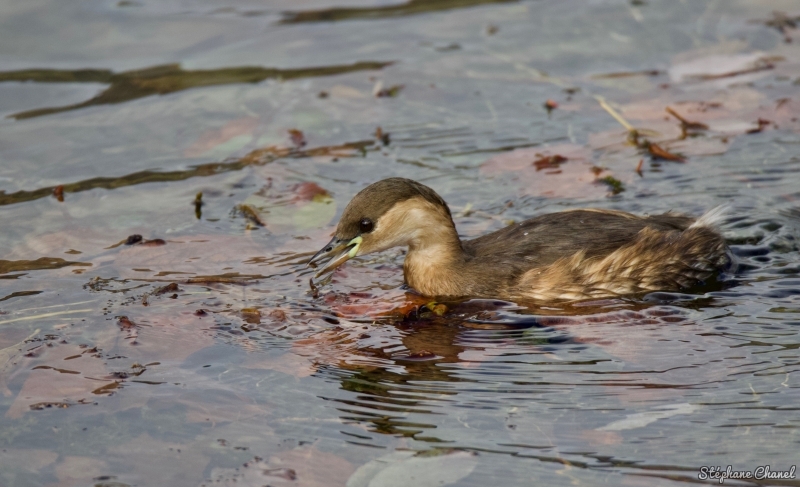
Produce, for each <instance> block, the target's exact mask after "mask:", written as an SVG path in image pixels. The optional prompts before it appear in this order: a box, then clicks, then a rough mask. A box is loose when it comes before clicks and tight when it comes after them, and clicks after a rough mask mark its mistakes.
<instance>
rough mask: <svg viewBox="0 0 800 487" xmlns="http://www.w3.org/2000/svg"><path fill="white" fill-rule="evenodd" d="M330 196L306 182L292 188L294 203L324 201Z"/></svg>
mask: <svg viewBox="0 0 800 487" xmlns="http://www.w3.org/2000/svg"><path fill="white" fill-rule="evenodd" d="M330 198H331V194H330V193H329V192H328V190H326V189H325V188H323V187H321V186H320V185H318V184H317V183H312V182H310V181H307V182H305V183H300V184H298V185H297V186H295V187H294V201H326V200H330Z"/></svg>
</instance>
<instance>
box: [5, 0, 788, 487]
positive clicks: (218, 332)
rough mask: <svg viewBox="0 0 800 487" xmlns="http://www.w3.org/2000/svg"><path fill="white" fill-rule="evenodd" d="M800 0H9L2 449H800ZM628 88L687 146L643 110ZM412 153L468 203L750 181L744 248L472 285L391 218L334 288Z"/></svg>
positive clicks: (31, 477) (154, 457) (97, 469)
mask: <svg viewBox="0 0 800 487" xmlns="http://www.w3.org/2000/svg"><path fill="white" fill-rule="evenodd" d="M774 11H777V12H785V13H786V16H785V17H780V15H779V14H775V13H773V12H774ZM797 16H800V4H798V3H797V2H796V1H777V0H774V1H773V0H769V1H762V2H747V1H733V0H731V1H726V2H720V1H704V2H670V1H667V0H664V1H655V0H648V1H647V2H625V1H611V0H603V1H593V2H580V1H577V0H569V1H549V0H548V1H479V0H473V1H468V0H438V1H432V0H429V1H427V2H423V1H417V0H412V1H408V2H405V3H403V2H391V3H390V2H384V1H369V0H357V1H351V2H341V3H333V2H324V1H322V0H309V1H303V2H289V1H274V2H256V1H237V0H229V1H227V2H223V3H220V2H207V1H203V0H196V1H178V0H174V1H161V2H154V1H149V0H133V1H128V0H125V1H119V2H117V1H93V2H82V3H75V2H72V3H69V2H55V1H52V0H41V1H37V2H5V3H4V4H2V5H0V115H2V116H3V118H2V119H0V228H1V229H2V231H0V391H2V395H1V396H0V413H2V417H1V418H0V467H2V468H0V484H2V485H8V486H14V487H17V486H40V485H49V486H83V485H101V486H124V485H129V486H133V485H139V486H145V485H169V486H184V485H185V486H197V485H207V486H211V485H240V486H242V485H244V486H248V485H252V486H263V485H271V486H280V485H298V486H332V485H348V486H350V487H361V486H370V487H378V486H383V487H386V486H401V485H417V486H439V485H475V486H482V485H648V486H650V485H679V484H680V483H683V482H699V481H700V480H699V479H698V473H699V472H700V468H701V467H702V466H721V467H722V468H723V469H725V468H726V467H727V466H728V465H731V466H732V469H733V470H737V471H752V470H754V469H756V468H757V467H759V466H765V465H768V466H769V467H770V469H771V470H772V471H782V470H789V469H790V468H792V466H794V465H796V464H797V461H798V457H797V453H796V452H797V450H796V449H797V448H798V443H800V436H798V433H797V432H798V428H800V415H798V404H800V392H798V391H799V389H798V381H797V376H796V374H795V375H792V374H793V373H794V372H796V371H799V370H800V354H798V348H800V335H799V334H798V330H799V329H800V328H798V327H799V326H800V254H798V251H799V250H800V249H799V246H800V240H798V239H800V122H798V119H797V117H798V116H800V115H798V114H800V98H798V90H800V30H798V29H797V28H793V27H792V25H791V22H792V21H793V20H792V19H794V22H796V23H797V22H800V19H796V17H797ZM378 95H381V96H378ZM547 100H552V101H553V102H555V105H557V107H556V108H555V109H553V110H552V111H548V110H547V109H546V108H545V106H544V105H545V102H546V101H547ZM600 101H603V102H604V103H606V106H608V107H610V108H611V110H612V111H614V112H615V113H618V114H619V117H620V118H621V119H622V122H623V123H627V124H630V125H632V126H633V127H634V128H636V129H637V130H638V131H639V132H640V134H642V136H643V137H647V138H648V140H650V141H651V142H657V143H658V145H659V146H661V147H662V148H665V149H666V150H668V151H669V152H670V153H673V154H678V155H682V156H684V157H685V162H683V163H681V162H674V161H669V160H663V159H654V158H653V157H651V156H650V154H648V153H646V152H645V151H644V149H643V148H637V147H636V146H634V145H632V144H631V143H630V142H629V140H628V137H627V132H626V129H625V128H624V127H623V125H621V124H620V122H618V121H617V120H615V119H614V118H613V117H612V116H611V115H610V113H609V110H606V109H604V108H603V106H602V105H601V103H600ZM666 107H670V108H671V109H673V110H674V111H675V112H676V113H679V114H680V115H682V116H683V117H684V118H685V119H687V121H689V122H695V126H689V127H688V130H687V132H688V134H687V133H685V134H683V135H682V133H681V127H680V124H679V123H678V121H677V120H676V119H675V118H674V117H672V116H670V115H669V114H668V113H666V112H665V108H666ZM697 123H702V124H704V125H705V126H706V127H707V128H705V129H704V128H702V127H699V126H697V125H696V124H697ZM378 127H380V131H378V130H377V129H378ZM290 130H299V131H301V132H302V134H301V133H298V132H294V134H293V135H292V134H291V133H290ZM386 134H388V135H386ZM554 155H560V156H562V157H564V158H566V161H561V160H560V159H548V160H546V161H545V162H544V163H541V164H534V162H535V161H541V160H542V159H543V158H545V157H549V156H554ZM554 161H555V162H554ZM640 161H641V163H640ZM637 169H638V172H637ZM389 176H404V177H410V178H413V179H417V180H420V181H423V182H425V183H426V184H428V185H430V186H431V187H433V188H434V189H436V190H437V191H438V192H439V193H440V194H441V195H442V196H443V197H444V198H445V199H446V200H447V201H448V202H449V203H450V205H451V207H452V210H453V213H454V215H455V216H456V224H457V226H458V228H459V231H460V232H461V234H462V235H463V236H465V237H469V236H477V235H480V234H482V233H484V232H487V231H491V230H496V229H499V228H502V227H503V226H504V225H507V224H508V223H509V222H510V221H519V220H522V219H524V218H528V217H531V216H534V215H538V214H541V213H544V212H550V211H557V210H562V209H565V208H575V207H582V206H594V207H601V208H614V209H622V210H626V211H632V212H637V213H648V212H663V211H666V210H670V209H673V210H676V211H681V212H685V213H689V214H695V215H698V214H701V213H702V212H703V211H705V210H707V209H709V208H712V207H714V206H716V205H719V204H730V205H731V206H732V208H733V210H732V217H731V219H730V221H729V223H728V224H726V226H725V228H724V230H725V235H726V237H728V239H729V241H730V243H731V246H732V248H733V251H734V253H735V254H736V256H737V259H738V263H739V266H738V269H737V270H736V271H735V272H732V273H729V274H726V275H723V276H721V277H720V279H719V281H718V282H716V283H713V284H709V286H707V287H705V288H702V289H697V290H693V291H694V292H693V293H686V294H678V293H653V294H650V295H647V296H638V297H631V298H629V299H617V300H604V301H599V302H591V303H578V304H573V305H557V306H556V305H549V304H547V303H541V304H540V305H535V306H532V307H530V306H529V307H522V306H519V305H515V304H514V303H504V302H499V301H498V302H494V301H487V300H480V301H469V302H461V303H446V304H447V306H448V310H447V313H445V315H444V316H441V317H440V316H437V315H436V314H434V313H431V312H430V311H428V310H427V309H426V308H425V307H423V306H422V305H424V304H425V302H426V300H423V299H420V298H418V297H415V296H413V295H410V294H408V295H407V294H406V293H405V291H404V290H403V289H401V288H400V285H401V283H402V271H401V264H402V253H401V252H399V251H389V252H386V253H383V254H380V255H377V256H371V258H367V259H360V260H357V261H351V262H350V263H348V265H347V266H346V267H344V268H343V269H341V270H340V271H337V273H336V274H335V275H334V276H333V279H332V281H331V282H330V283H328V284H326V285H324V286H322V287H320V288H319V289H318V290H317V291H316V292H315V291H313V290H312V289H311V288H310V286H309V283H308V280H309V277H310V276H311V271H310V270H308V269H306V268H305V266H304V262H305V260H306V259H307V258H308V256H309V255H310V253H311V252H314V251H316V250H318V248H319V247H320V246H321V245H322V244H324V243H325V242H326V241H327V240H328V235H329V234H330V232H331V231H332V227H333V225H334V224H335V223H336V220H337V216H338V215H339V214H340V212H341V210H342V209H343V208H344V205H345V204H346V203H347V202H348V201H349V199H350V198H351V197H352V196H353V195H354V194H355V193H356V192H357V191H358V190H360V189H361V188H363V187H364V186H365V185H367V184H369V183H371V182H373V181H376V180H378V179H381V178H384V177H389ZM615 189H616V190H617V191H619V190H620V189H622V190H623V191H621V192H618V194H613V192H614V190H615ZM199 193H202V194H200V195H199ZM59 199H63V201H59ZM132 235H141V240H138V239H137V238H131V239H129V236H132ZM129 244H132V245H129ZM171 284H175V285H176V286H175V285H173V286H170V287H167V286H169V285H171ZM750 483H756V484H759V485H800V480H797V479H796V478H790V479H783V480H769V479H767V480H751V481H750ZM725 484H726V485H744V483H743V482H741V481H733V480H728V481H726V482H725Z"/></svg>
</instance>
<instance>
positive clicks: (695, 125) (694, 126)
mask: <svg viewBox="0 0 800 487" xmlns="http://www.w3.org/2000/svg"><path fill="white" fill-rule="evenodd" d="M666 111H667V113H669V114H670V115H672V116H673V117H675V118H677V119H678V120H679V121H680V122H681V129H682V130H683V132H684V133H686V132H687V131H688V130H708V125H706V124H704V123H700V122H691V121H689V120H686V119H685V118H683V117H682V116H681V115H680V114H678V113H677V112H676V111H675V110H673V109H672V108H670V107H667V108H666Z"/></svg>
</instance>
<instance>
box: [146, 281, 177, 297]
mask: <svg viewBox="0 0 800 487" xmlns="http://www.w3.org/2000/svg"><path fill="white" fill-rule="evenodd" d="M181 291H182V289H181V288H179V287H178V285H177V284H176V283H174V282H171V283H169V284H167V285H166V286H162V287H160V288H158V289H156V290H155V291H154V292H153V295H155V296H161V295H162V294H167V293H177V292H181Z"/></svg>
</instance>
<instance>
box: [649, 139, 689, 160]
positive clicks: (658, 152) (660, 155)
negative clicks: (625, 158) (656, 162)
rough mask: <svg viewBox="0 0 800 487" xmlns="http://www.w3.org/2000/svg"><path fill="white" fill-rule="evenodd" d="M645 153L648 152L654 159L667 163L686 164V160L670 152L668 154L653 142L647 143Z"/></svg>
mask: <svg viewBox="0 0 800 487" xmlns="http://www.w3.org/2000/svg"><path fill="white" fill-rule="evenodd" d="M647 152H649V153H650V155H651V156H653V158H654V159H664V160H667V161H675V162H686V159H685V158H684V157H683V156H679V155H676V154H673V153H671V152H668V151H666V150H664V149H663V148H662V147H661V146H660V145H658V144H656V143H655V142H649V143H648V144H647Z"/></svg>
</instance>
